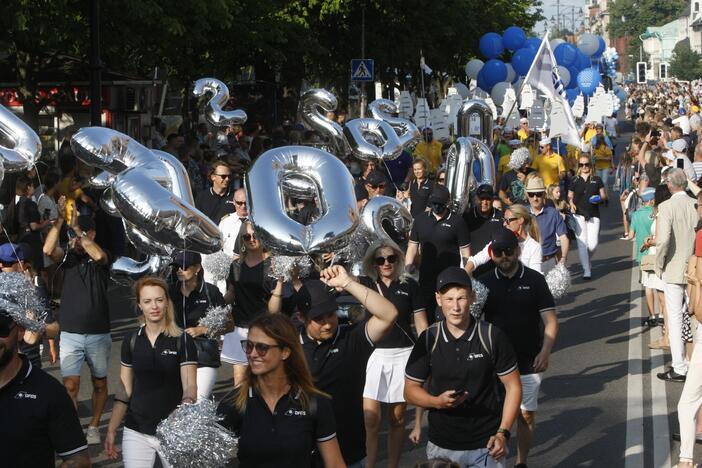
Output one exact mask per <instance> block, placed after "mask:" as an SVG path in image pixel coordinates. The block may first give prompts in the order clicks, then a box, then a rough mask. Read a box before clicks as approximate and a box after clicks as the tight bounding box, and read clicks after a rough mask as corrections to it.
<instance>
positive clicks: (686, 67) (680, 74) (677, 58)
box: [670, 44, 702, 81]
mask: <svg viewBox="0 0 702 468" xmlns="http://www.w3.org/2000/svg"><path fill="white" fill-rule="evenodd" d="M670 75H671V76H674V77H675V78H678V79H679V80H685V81H692V80H696V79H698V78H700V77H701V76H702V54H700V53H698V52H695V51H694V50H692V49H690V46H689V45H682V44H679V45H677V46H675V49H674V50H673V58H672V60H671V61H670Z"/></svg>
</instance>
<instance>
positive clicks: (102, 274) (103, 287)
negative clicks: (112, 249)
mask: <svg viewBox="0 0 702 468" xmlns="http://www.w3.org/2000/svg"><path fill="white" fill-rule="evenodd" d="M103 251H104V252H105V254H106V255H107V261H106V262H105V264H100V263H97V262H95V261H93V259H92V258H90V256H89V255H88V254H86V253H84V254H79V253H78V252H77V251H76V250H74V249H71V250H69V251H68V252H67V253H66V260H65V261H64V262H63V266H62V268H63V272H64V274H63V289H62V290H61V313H60V314H59V326H60V327H61V331H65V332H69V333H79V334H84V335H97V334H101V333H110V309H109V306H108V301H107V286H108V284H109V281H110V264H111V263H112V258H111V257H112V256H111V255H110V253H109V252H108V251H107V250H105V249H103Z"/></svg>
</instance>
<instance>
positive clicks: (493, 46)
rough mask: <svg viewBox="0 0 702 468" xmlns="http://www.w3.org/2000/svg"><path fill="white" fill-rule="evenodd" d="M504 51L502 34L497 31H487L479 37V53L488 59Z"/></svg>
mask: <svg viewBox="0 0 702 468" xmlns="http://www.w3.org/2000/svg"><path fill="white" fill-rule="evenodd" d="M504 51H505V46H504V44H502V36H500V35H499V34H497V33H494V32H489V33H487V34H483V37H481V38H480V53H482V54H483V55H484V56H485V57H487V58H489V59H494V58H496V57H499V56H500V55H502V52H504Z"/></svg>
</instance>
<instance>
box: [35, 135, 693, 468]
mask: <svg viewBox="0 0 702 468" xmlns="http://www.w3.org/2000/svg"><path fill="white" fill-rule="evenodd" d="M623 127H624V130H628V131H631V125H626V124H623ZM626 136H628V135H627V134H626V133H625V134H624V135H623V137H622V138H620V141H621V142H624V141H625V137H626ZM619 146H620V147H623V146H624V143H622V144H620V145H619ZM621 149H622V148H618V151H617V152H618V153H619V152H620V151H621ZM613 195H614V196H613V197H612V198H613V201H612V202H611V203H610V204H609V206H608V207H606V208H604V209H603V210H602V227H601V232H600V245H599V247H598V249H597V251H596V253H595V255H594V257H593V259H594V261H593V278H592V280H590V281H584V280H583V279H582V270H581V268H580V265H579V261H578V256H577V251H576V248H575V246H573V247H571V251H570V256H569V259H568V265H569V269H570V270H571V272H572V275H573V285H572V288H571V291H570V293H569V295H568V296H567V297H566V298H565V299H563V300H561V301H560V302H559V304H558V315H559V322H560V331H559V335H558V340H557V342H556V346H555V348H554V352H553V354H552V357H551V362H550V367H549V369H548V371H547V373H546V374H545V378H544V381H543V384H542V387H541V396H540V406H539V410H538V413H537V429H536V434H535V439H534V445H533V449H532V451H531V454H530V457H529V465H530V466H532V467H576V466H577V467H580V466H584V467H586V466H593V467H594V466H596V467H619V466H626V467H647V468H648V467H651V468H653V467H655V468H659V467H666V468H668V467H670V466H671V460H672V464H674V463H676V462H677V451H678V445H677V443H673V442H672V441H671V438H670V434H671V433H672V432H678V424H677V413H676V411H677V410H676V405H677V400H678V397H679V395H680V392H681V391H682V384H676V383H663V382H661V381H659V380H658V379H656V378H655V372H657V371H660V370H662V368H663V367H662V366H663V362H664V358H665V361H666V362H667V361H668V360H669V357H668V356H664V355H663V354H662V353H661V352H660V351H654V352H653V354H652V353H651V352H649V349H648V347H647V346H646V345H647V344H648V342H649V339H651V340H653V339H657V338H658V337H659V336H660V328H658V329H654V330H653V331H648V330H646V329H644V328H642V326H641V318H642V317H643V316H644V314H645V311H644V310H643V309H642V307H641V305H642V304H641V293H640V286H639V284H638V270H637V269H636V268H635V267H634V265H633V263H632V261H631V258H632V244H631V242H627V241H624V240H619V237H620V236H621V235H622V231H623V229H622V224H621V211H620V208H619V204H618V203H617V201H616V198H617V196H616V194H613ZM632 274H633V275H634V276H633V278H632ZM111 297H112V301H113V303H112V305H113V307H112V324H113V332H112V334H113V339H114V343H113V348H112V361H111V365H110V374H109V388H110V392H112V391H114V389H115V385H116V381H117V378H118V374H119V355H120V348H121V344H122V338H123V336H124V334H125V333H126V332H128V331H130V330H132V329H134V327H135V324H136V321H135V316H136V315H135V312H134V309H133V306H132V305H131V304H132V303H131V302H130V299H129V297H130V292H129V291H127V290H125V289H124V288H115V289H114V290H113V292H112V294H111ZM46 369H47V370H48V371H49V372H50V373H52V375H55V376H56V377H57V378H60V375H59V372H58V368H57V366H56V365H54V366H47V367H46ZM230 376H231V374H230V371H229V367H228V366H226V367H222V368H220V372H219V379H218V383H217V387H216V388H215V395H218V396H221V395H222V394H223V393H224V392H225V391H227V389H228V386H229V385H230V384H231V380H230ZM652 376H653V378H652ZM90 391H91V389H90V382H89V376H88V374H87V369H84V374H83V381H82V385H81V392H80V407H79V414H80V416H81V420H82V422H83V423H84V424H86V425H87V422H88V419H89V418H88V416H89V413H90ZM110 400H111V398H110ZM109 416H110V404H109V403H108V407H107V409H106V411H105V414H104V415H103V418H102V425H101V431H102V435H103V437H104V434H105V429H106V425H107V421H108V419H109ZM407 421H408V428H409V427H410V424H411V421H412V414H411V411H410V414H408V417H407ZM384 435H385V432H383V436H384ZM423 436H424V438H425V440H424V441H423V443H422V444H420V446H418V447H414V446H412V445H411V443H410V442H409V441H408V442H407V445H406V451H405V453H404V454H403V461H402V466H408V467H410V466H413V464H414V463H416V462H417V461H422V460H424V459H425V444H426V432H424V434H423ZM383 445H384V443H381V447H382V446H383ZM101 450H102V448H101V447H98V446H92V447H91V450H90V452H91V456H92V457H93V462H94V465H95V466H99V467H106V466H120V465H121V463H115V462H110V461H107V460H106V459H105V458H104V455H103V454H102V453H101ZM510 450H511V452H512V454H514V453H515V451H516V445H515V443H514V441H512V443H511V444H510ZM671 453H672V456H671ZM383 454H384V451H383V452H382V453H381V456H383ZM696 455H697V456H698V458H697V459H699V456H702V452H700V451H699V450H697V451H696ZM513 463H514V457H513V456H512V457H510V459H509V460H508V466H512V465H513ZM381 466H382V464H381Z"/></svg>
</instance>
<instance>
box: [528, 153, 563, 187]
mask: <svg viewBox="0 0 702 468" xmlns="http://www.w3.org/2000/svg"><path fill="white" fill-rule="evenodd" d="M531 167H532V168H534V169H535V170H537V171H538V172H539V174H540V175H541V178H542V179H544V185H546V187H548V186H549V185H551V184H558V182H560V178H559V177H558V174H559V173H561V172H565V170H566V168H565V162H564V161H563V156H561V155H560V154H558V153H551V154H550V155H548V156H545V155H543V154H540V155H538V156H537V157H536V158H534V162H533V163H532V164H531Z"/></svg>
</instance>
